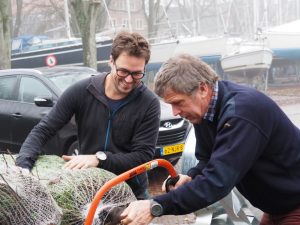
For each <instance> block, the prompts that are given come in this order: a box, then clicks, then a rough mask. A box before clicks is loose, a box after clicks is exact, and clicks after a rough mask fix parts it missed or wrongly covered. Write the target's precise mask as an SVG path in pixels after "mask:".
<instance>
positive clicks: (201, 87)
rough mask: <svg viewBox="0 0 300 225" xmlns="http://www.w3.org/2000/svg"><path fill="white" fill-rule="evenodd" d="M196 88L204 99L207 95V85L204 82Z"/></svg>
mask: <svg viewBox="0 0 300 225" xmlns="http://www.w3.org/2000/svg"><path fill="white" fill-rule="evenodd" d="M198 88H199V92H200V96H201V98H205V97H206V96H207V95H208V93H209V87H208V85H207V84H206V83H204V82H201V83H200V84H199V87H198Z"/></svg>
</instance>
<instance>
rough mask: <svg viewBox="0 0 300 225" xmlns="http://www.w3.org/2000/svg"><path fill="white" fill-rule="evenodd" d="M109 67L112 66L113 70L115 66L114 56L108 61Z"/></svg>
mask: <svg viewBox="0 0 300 225" xmlns="http://www.w3.org/2000/svg"><path fill="white" fill-rule="evenodd" d="M108 65H109V66H110V68H111V69H112V67H113V65H114V60H113V57H112V55H110V56H109V61H108Z"/></svg>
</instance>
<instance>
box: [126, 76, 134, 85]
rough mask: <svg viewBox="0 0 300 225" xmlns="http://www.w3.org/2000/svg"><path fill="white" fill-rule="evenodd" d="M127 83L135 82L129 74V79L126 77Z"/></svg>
mask: <svg viewBox="0 0 300 225" xmlns="http://www.w3.org/2000/svg"><path fill="white" fill-rule="evenodd" d="M125 81H126V82H127V83H132V82H133V78H132V75H131V74H129V75H128V76H127V77H125Z"/></svg>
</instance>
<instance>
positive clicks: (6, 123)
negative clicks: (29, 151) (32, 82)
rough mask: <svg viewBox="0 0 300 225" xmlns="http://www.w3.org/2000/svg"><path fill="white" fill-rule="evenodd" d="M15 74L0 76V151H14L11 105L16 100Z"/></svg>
mask: <svg viewBox="0 0 300 225" xmlns="http://www.w3.org/2000/svg"><path fill="white" fill-rule="evenodd" d="M17 79H18V77H17V75H16V76H10V75H6V76H0V151H1V152H6V151H7V150H9V151H11V152H14V149H13V144H12V142H13V140H12V139H13V138H12V118H13V117H12V114H13V111H12V106H13V103H14V102H15V100H16V86H17Z"/></svg>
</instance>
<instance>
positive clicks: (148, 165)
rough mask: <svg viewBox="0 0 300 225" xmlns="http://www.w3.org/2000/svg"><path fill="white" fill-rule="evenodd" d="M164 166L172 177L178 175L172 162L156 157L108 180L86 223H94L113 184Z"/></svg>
mask: <svg viewBox="0 0 300 225" xmlns="http://www.w3.org/2000/svg"><path fill="white" fill-rule="evenodd" d="M158 166H161V167H164V168H166V169H167V170H168V172H169V174H170V176H171V177H172V178H174V177H176V176H177V173H176V170H175V169H174V167H173V166H172V164H171V163H170V162H168V161H167V160H165V159H156V160H152V161H150V162H147V163H144V164H142V165H140V166H137V167H135V168H133V169H131V170H128V171H126V172H124V173H122V174H120V175H119V176H116V177H115V178H113V179H111V180H109V181H108V182H106V183H105V184H104V185H103V186H102V187H101V188H100V190H99V191H98V192H97V193H96V195H95V197H94V199H93V201H92V203H91V207H90V209H89V212H88V215H87V218H86V220H85V223H84V225H92V223H93V220H94V215H95V212H96V209H97V207H98V205H99V203H100V201H101V198H102V197H103V196H104V194H105V193H106V192H107V191H109V190H110V189H111V188H112V187H113V186H115V185H117V184H119V183H121V182H123V181H126V180H128V179H130V178H132V177H134V176H136V175H139V174H141V173H144V172H146V171H148V170H152V169H153V168H155V167H158Z"/></svg>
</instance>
